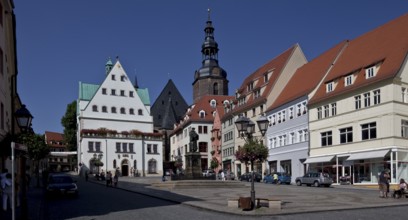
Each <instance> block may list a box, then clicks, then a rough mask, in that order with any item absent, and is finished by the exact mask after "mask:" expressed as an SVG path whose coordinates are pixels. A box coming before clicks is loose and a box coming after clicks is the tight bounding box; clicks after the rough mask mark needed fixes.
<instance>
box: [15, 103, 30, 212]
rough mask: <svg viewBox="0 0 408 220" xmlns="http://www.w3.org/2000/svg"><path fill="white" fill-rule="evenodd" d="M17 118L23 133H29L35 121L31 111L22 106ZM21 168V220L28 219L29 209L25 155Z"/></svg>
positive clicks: (22, 158) (22, 156)
mask: <svg viewBox="0 0 408 220" xmlns="http://www.w3.org/2000/svg"><path fill="white" fill-rule="evenodd" d="M14 116H15V118H16V119H17V124H18V127H20V129H21V131H22V132H27V131H28V130H29V128H30V126H31V121H32V120H33V116H32V115H31V113H30V111H28V109H27V108H26V106H25V105H22V106H21V108H20V109H18V110H17V111H16V112H15V113H14ZM20 162H21V167H20V173H21V177H20V179H21V180H22V184H21V185H22V187H21V189H22V191H21V194H22V195H21V197H22V198H21V200H22V201H21V202H22V203H21V219H28V213H27V212H28V209H27V188H26V185H27V183H26V158H25V156H24V155H21V158H20Z"/></svg>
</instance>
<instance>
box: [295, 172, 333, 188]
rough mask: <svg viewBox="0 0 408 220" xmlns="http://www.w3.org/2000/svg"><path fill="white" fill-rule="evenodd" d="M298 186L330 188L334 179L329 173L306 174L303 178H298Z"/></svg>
mask: <svg viewBox="0 0 408 220" xmlns="http://www.w3.org/2000/svg"><path fill="white" fill-rule="evenodd" d="M295 182H296V185H298V186H301V185H302V184H306V185H307V186H311V185H313V186H316V187H318V186H325V187H329V186H330V185H331V184H332V183H333V179H332V178H331V177H330V175H329V174H328V173H323V172H309V173H306V174H305V175H304V176H302V177H297V178H296V180H295Z"/></svg>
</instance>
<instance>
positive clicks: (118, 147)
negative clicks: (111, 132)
mask: <svg viewBox="0 0 408 220" xmlns="http://www.w3.org/2000/svg"><path fill="white" fill-rule="evenodd" d="M120 145H121V144H120V143H119V142H117V143H116V153H119V152H121V151H120Z"/></svg>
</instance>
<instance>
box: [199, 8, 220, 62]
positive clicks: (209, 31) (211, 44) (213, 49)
mask: <svg viewBox="0 0 408 220" xmlns="http://www.w3.org/2000/svg"><path fill="white" fill-rule="evenodd" d="M204 32H205V38H204V43H203V45H202V46H201V53H202V55H203V64H204V63H206V61H215V62H216V63H218V44H217V42H216V41H215V39H214V27H213V26H212V21H211V10H210V9H208V20H207V23H206V26H205V28H204Z"/></svg>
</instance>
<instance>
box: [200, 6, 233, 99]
mask: <svg viewBox="0 0 408 220" xmlns="http://www.w3.org/2000/svg"><path fill="white" fill-rule="evenodd" d="M204 32H205V38H204V43H203V44H202V46H201V53H202V58H203V61H202V66H201V68H200V69H199V70H196V72H195V74H194V82H193V102H194V103H196V102H197V101H198V100H199V99H200V98H201V97H202V96H205V95H228V80H227V72H226V71H225V70H224V69H222V68H221V67H220V66H219V65H218V44H217V42H216V41H215V39H214V27H213V26H212V21H211V19H210V9H208V20H207V23H206V26H205V28H204Z"/></svg>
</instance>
